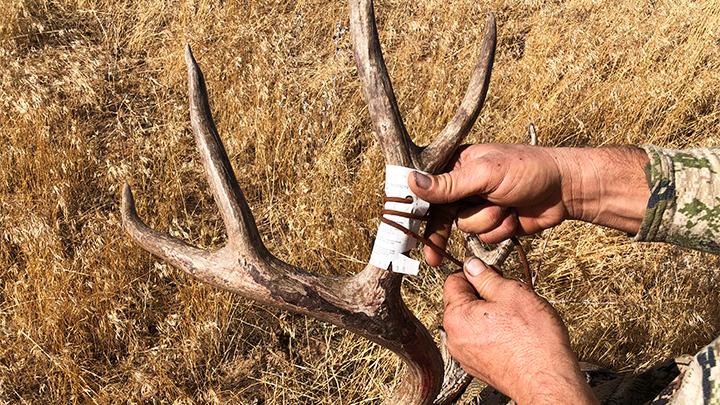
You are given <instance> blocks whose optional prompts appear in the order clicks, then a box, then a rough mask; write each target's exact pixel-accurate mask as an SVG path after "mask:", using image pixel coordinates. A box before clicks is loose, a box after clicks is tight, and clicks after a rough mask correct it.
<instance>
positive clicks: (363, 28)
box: [349, 0, 420, 167]
mask: <svg viewBox="0 0 720 405" xmlns="http://www.w3.org/2000/svg"><path fill="white" fill-rule="evenodd" d="M349 8H350V30H351V32H352V41H353V49H354V51H355V63H356V64H357V69H358V75H359V76H360V83H361V84H362V89H363V93H364V94H365V101H366V102H367V105H368V111H369V113H370V118H371V119H372V121H373V125H374V127H375V132H376V133H377V136H378V139H379V141H380V146H381V148H382V151H383V154H384V155H385V163H387V164H391V165H398V166H405V167H417V166H416V165H414V161H417V159H418V157H419V153H420V148H418V147H417V146H416V145H415V144H414V143H413V141H412V140H411V139H410V136H409V135H408V133H407V130H406V129H405V124H403V121H402V117H400V110H399V109H398V105H397V101H396V100H395V93H394V92H393V89H392V83H390V77H389V76H388V72H387V68H386V67H385V60H384V59H383V55H382V50H381V48H380V40H379V39H378V33H377V27H376V26H375V13H374V11H373V2H372V0H356V1H350V2H349Z"/></svg>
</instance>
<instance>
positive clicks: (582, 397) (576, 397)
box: [443, 257, 598, 405]
mask: <svg viewBox="0 0 720 405" xmlns="http://www.w3.org/2000/svg"><path fill="white" fill-rule="evenodd" d="M487 270H488V267H487V266H485V264H484V263H483V262H482V261H481V260H480V259H478V258H475V257H473V258H471V259H470V260H468V261H467V262H466V263H465V271H464V273H455V274H452V275H450V277H448V279H447V281H446V282H445V288H444V292H443V299H444V302H445V315H444V321H443V326H444V328H445V331H446V332H447V348H448V350H449V351H450V354H451V355H452V356H453V357H454V358H455V359H456V360H458V361H459V362H460V364H461V365H462V367H463V369H464V370H465V371H466V372H467V373H468V374H471V375H473V376H475V377H477V378H479V379H481V380H483V381H485V382H487V383H488V384H490V385H492V386H493V387H495V388H496V389H498V390H500V391H501V392H503V393H504V394H506V395H508V396H510V397H511V398H513V399H514V400H515V401H516V402H517V403H518V404H519V405H522V404H574V405H578V404H596V403H598V402H597V399H596V398H595V396H594V395H593V393H592V391H591V390H590V387H589V386H588V384H587V383H586V382H585V379H584V377H583V375H582V373H581V371H580V365H579V364H578V361H577V359H576V357H575V355H574V354H573V352H572V349H571V348H570V339H569V336H568V332H567V329H566V327H565V325H564V324H563V322H562V320H561V319H560V317H559V315H558V314H557V312H556V311H555V310H554V309H553V308H552V306H550V304H549V303H548V302H547V301H546V300H544V299H543V298H541V297H539V296H537V295H536V294H534V293H533V292H532V291H530V289H529V288H528V287H527V286H526V285H525V284H523V283H520V282H518V281H512V280H507V279H504V278H502V277H501V276H500V275H499V274H497V273H496V272H494V271H487ZM478 295H479V296H480V297H482V298H478Z"/></svg>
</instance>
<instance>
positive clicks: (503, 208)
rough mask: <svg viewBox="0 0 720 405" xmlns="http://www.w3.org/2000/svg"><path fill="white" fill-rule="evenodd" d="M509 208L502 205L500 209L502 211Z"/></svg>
mask: <svg viewBox="0 0 720 405" xmlns="http://www.w3.org/2000/svg"><path fill="white" fill-rule="evenodd" d="M507 209H508V207H503V206H501V207H500V211H502V212H505V211H507Z"/></svg>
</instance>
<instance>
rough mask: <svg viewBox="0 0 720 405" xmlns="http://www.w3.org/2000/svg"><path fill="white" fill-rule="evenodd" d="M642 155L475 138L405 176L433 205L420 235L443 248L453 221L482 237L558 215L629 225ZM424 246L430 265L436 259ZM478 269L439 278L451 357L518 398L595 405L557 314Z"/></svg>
mask: <svg viewBox="0 0 720 405" xmlns="http://www.w3.org/2000/svg"><path fill="white" fill-rule="evenodd" d="M647 162H648V157H647V154H646V153H645V152H644V151H643V150H642V149H638V148H632V147H626V148H595V149H579V148H541V147H533V146H523V145H500V144H480V145H470V146H465V147H462V148H460V149H459V150H458V152H457V153H456V154H455V156H454V158H453V160H452V161H451V162H450V163H449V164H448V167H447V168H446V169H447V172H446V173H444V174H440V175H437V176H429V175H423V174H420V173H417V172H416V173H412V174H410V176H409V177H408V184H409V185H410V188H411V189H412V191H413V192H414V193H415V194H417V195H418V196H419V197H420V198H422V199H424V200H426V201H429V202H431V203H432V204H434V205H433V207H432V208H431V219H430V221H428V225H427V229H426V232H425V236H426V237H429V238H430V239H431V240H432V241H433V242H434V243H435V244H437V245H439V246H441V247H445V246H446V244H447V238H448V237H449V234H450V229H451V227H452V224H453V222H456V223H457V226H458V228H460V229H461V230H463V231H466V232H472V233H476V234H478V235H479V236H480V238H481V239H482V240H484V241H485V242H489V243H497V242H500V241H502V240H505V239H508V238H509V237H511V236H513V235H519V236H522V235H529V234H533V233H537V232H540V231H542V230H543V229H546V228H550V227H552V226H555V225H558V224H559V223H561V222H562V221H564V220H566V219H572V220H580V221H586V222H590V223H593V224H596V225H602V226H607V227H610V228H614V229H618V230H622V231H625V232H628V233H636V232H637V231H638V229H639V227H640V223H641V221H642V218H643V215H644V213H645V207H646V206H647V202H648V199H649V197H650V191H649V189H648V185H647V181H646V179H645V166H646V164H647ZM424 252H425V258H426V260H427V262H428V264H430V265H431V266H437V265H439V264H440V263H441V262H442V256H440V255H438V254H437V253H436V252H434V251H433V250H431V249H429V248H425V251H424ZM486 270H487V266H485V264H484V263H483V262H482V261H481V260H480V259H478V258H470V259H469V260H468V261H466V263H465V268H464V271H463V272H462V273H456V274H453V275H451V276H450V277H448V279H447V281H446V282H445V288H444V293H443V298H444V302H445V313H444V321H443V323H444V326H445V330H446V331H447V333H448V340H447V345H448V349H449V350H450V353H451V354H452V355H453V357H455V358H456V359H457V360H458V361H459V362H460V364H461V365H462V366H463V369H465V371H467V372H468V373H469V374H471V375H473V376H475V377H478V378H480V379H482V380H483V381H486V382H488V383H489V384H491V385H492V386H494V387H495V388H497V389H498V390H500V391H501V392H503V393H505V394H506V395H508V396H510V397H511V398H513V399H514V400H515V401H516V402H517V403H518V404H519V405H523V404H597V403H598V401H597V399H596V398H595V396H594V395H593V393H592V391H591V390H590V387H589V386H588V385H587V383H586V382H585V379H584V378H583V376H582V373H581V372H580V366H579V364H578V361H577V358H576V357H575V355H574V354H573V352H572V349H571V348H570V339H569V337H568V332H567V328H566V327H565V325H564V324H563V322H562V320H561V319H560V317H559V316H558V314H557V312H556V311H555V310H554V309H553V308H552V306H551V305H550V304H549V303H548V302H547V301H546V300H544V299H543V298H541V297H539V296H537V295H536V294H534V293H533V292H532V291H530V289H529V288H527V286H525V285H524V284H522V283H519V282H517V281H511V280H506V279H503V278H502V277H500V276H499V275H498V274H497V273H495V272H494V271H486ZM478 297H482V298H478Z"/></svg>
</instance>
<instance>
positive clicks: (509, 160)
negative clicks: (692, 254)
mask: <svg viewBox="0 0 720 405" xmlns="http://www.w3.org/2000/svg"><path fill="white" fill-rule="evenodd" d="M647 161H648V158H647V154H646V153H645V152H644V151H643V150H642V149H637V148H588V149H580V148H540V147H533V146H526V145H509V144H477V145H469V146H463V147H461V148H460V149H458V151H457V152H456V153H455V155H454V157H453V159H452V160H451V161H450V163H449V164H448V166H447V167H446V170H448V172H447V173H443V174H439V175H435V176H425V175H423V174H420V173H418V172H414V173H411V174H410V176H409V177H408V185H409V186H410V189H411V190H412V191H413V192H414V193H415V194H416V195H417V196H418V197H420V198H422V199H423V200H425V201H429V202H430V203H432V204H433V206H432V207H431V209H430V220H429V221H428V224H427V226H426V229H425V237H427V238H428V239H430V240H431V241H432V242H433V243H434V244H436V245H437V246H439V247H441V248H444V247H445V246H446V245H447V239H448V237H449V236H450V230H451V228H452V223H453V221H457V226H458V228H459V229H461V230H463V231H465V232H470V233H475V234H477V235H478V236H479V237H480V239H482V240H483V241H485V242H488V243H498V242H501V241H503V240H505V239H508V238H510V237H511V236H513V235H519V236H522V235H528V234H533V233H536V232H539V231H542V230H543V229H546V228H550V227H552V226H555V225H557V224H559V223H560V222H562V221H563V220H565V219H578V220H583V221H587V222H592V223H595V224H598V225H605V226H609V227H612V228H615V229H620V230H623V231H626V232H631V233H632V232H637V230H638V228H639V227H640V222H641V220H642V217H643V214H644V213H645V207H646V205H647V201H648V198H649V195H650V191H649V189H648V186H647V182H646V180H645V170H644V169H645V164H646V163H647ZM425 259H426V261H427V263H428V264H429V265H431V266H438V265H440V263H441V262H442V256H440V255H439V254H437V253H436V252H435V251H433V250H432V249H430V248H428V247H427V246H426V247H425Z"/></svg>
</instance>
